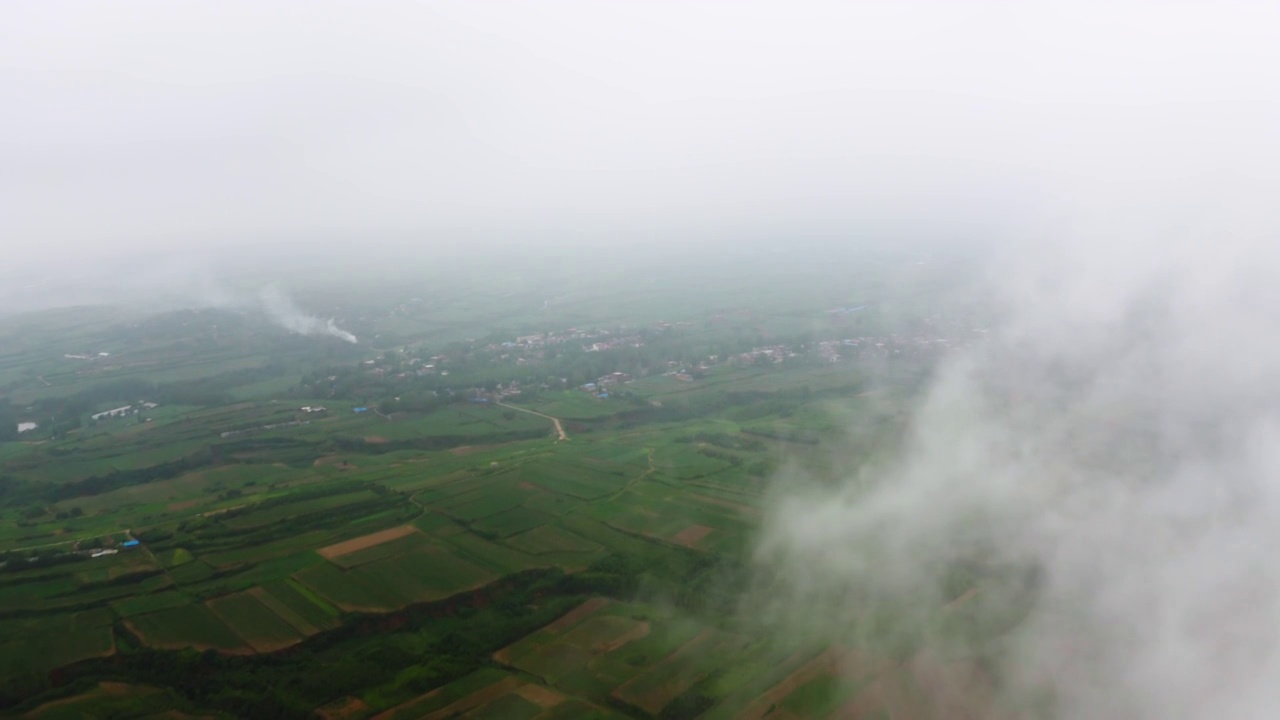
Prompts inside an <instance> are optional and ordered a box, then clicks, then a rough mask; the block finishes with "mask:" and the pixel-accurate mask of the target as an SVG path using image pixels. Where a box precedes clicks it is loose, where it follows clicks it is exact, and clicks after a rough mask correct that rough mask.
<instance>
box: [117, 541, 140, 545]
mask: <svg viewBox="0 0 1280 720" xmlns="http://www.w3.org/2000/svg"><path fill="white" fill-rule="evenodd" d="M140 544H141V543H139V542H138V541H137V540H125V541H124V542H122V543H120V547H138V545H140Z"/></svg>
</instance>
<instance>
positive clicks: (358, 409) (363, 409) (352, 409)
mask: <svg viewBox="0 0 1280 720" xmlns="http://www.w3.org/2000/svg"><path fill="white" fill-rule="evenodd" d="M351 412H357V413H364V412H369V408H367V407H358V408H351Z"/></svg>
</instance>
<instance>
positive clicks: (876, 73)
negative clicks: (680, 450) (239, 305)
mask: <svg viewBox="0 0 1280 720" xmlns="http://www.w3.org/2000/svg"><path fill="white" fill-rule="evenodd" d="M1278 20H1280V5H1276V4H1274V3H1262V2H1252V3H1230V2H1228V3H1212V4H1210V3H1178V2H1148V3H1134V2H1128V3H1126V2H1108V3H1090V2H1064V3H1055V2H1006V3H991V2H987V3H978V2H969V3H953V2H932V3H930V2H893V3H890V2H883V3H872V2H863V3H858V2H843V3H818V2H774V3H758V2H632V3H622V2H524V3H504V2H493V1H488V2H475V1H474V0H470V1H467V2H424V3H408V2H376V3H362V2H320V1H308V2H289V1H286V0H273V1H272V2H258V1H255V2H231V1H226V2H173V1H172V0H163V1H159V2H126V1H123V0H122V1H119V2H111V3H104V2H61V1H58V0H38V1H36V0H30V1H23V0H16V1H14V2H6V3H3V4H0V108H3V111H2V112H0V238H3V247H4V253H5V260H6V263H5V264H6V266H7V267H10V268H13V267H15V266H17V265H18V264H19V263H20V262H21V261H22V260H29V259H49V258H56V259H58V260H65V259H66V258H83V257H85V256H86V255H93V254H98V253H116V252H119V251H120V250H121V249H122V248H139V247H167V248H170V249H184V248H196V247H211V246H224V245H228V244H244V243H249V242H262V241H267V240H284V239H288V240H290V241H303V242H306V241H314V242H334V241H335V239H343V238H345V239H350V240H353V241H357V240H358V241H360V242H364V243H369V242H370V240H371V239H372V238H377V237H378V236H379V235H380V234H389V233H391V232H393V231H394V232H397V233H399V235H398V236H399V237H404V236H409V237H412V238H414V239H415V242H420V243H421V244H423V245H430V244H431V243H435V242H441V241H443V240H446V239H449V238H457V237H460V236H463V237H472V236H486V237H496V238H501V239H503V240H504V241H506V242H511V243H520V242H533V241H534V240H535V239H538V238H546V237H552V238H563V239H568V240H574V241H578V242H591V243H599V242H606V241H610V240H620V239H622V240H625V239H644V240H645V241H648V242H659V241H666V242H690V241H700V240H708V239H721V240H723V239H732V238H733V237H735V236H738V235H741V234H745V233H755V234H763V235H776V236H777V237H780V238H785V237H794V236H803V235H806V234H814V235H826V236H832V235H834V236H840V235H842V234H845V233H849V232H856V230H857V229H858V227H859V226H860V224H865V223H870V222H883V221H888V222H891V223H896V222H901V223H914V224H916V225H920V224H925V225H929V226H930V227H935V228H943V229H944V230H943V231H944V232H945V228H947V227H948V226H956V227H959V226H960V224H961V223H963V222H967V221H969V220H976V221H979V222H982V223H991V222H993V221H994V222H997V223H998V224H1004V223H1014V222H1024V221H1026V220H1027V219H1028V218H1030V221H1031V222H1033V223H1038V224H1040V226H1043V225H1044V224H1046V223H1048V224H1052V223H1053V222H1054V221H1053V220H1052V219H1053V218H1056V217H1059V216H1060V215H1062V214H1064V213H1070V212H1071V207H1072V206H1074V205H1080V204H1092V205H1097V204H1101V205H1103V206H1106V205H1108V204H1109V203H1117V204H1119V205H1123V206H1126V207H1128V206H1132V205H1134V204H1137V203H1143V202H1146V203H1168V202H1169V201H1170V198H1173V197H1177V198H1180V200H1179V201H1178V202H1177V203H1175V207H1173V208H1171V209H1172V210H1178V209H1185V207H1186V206H1185V202H1186V201H1187V200H1188V199H1191V198H1196V197H1199V196H1201V195H1203V194H1204V193H1206V192H1210V193H1217V192H1220V191H1225V194H1228V195H1230V194H1234V193H1238V192H1252V191H1253V188H1255V187H1256V185H1255V183H1254V181H1255V180H1259V179H1261V178H1263V177H1267V176H1270V175H1272V174H1274V168H1275V167H1277V165H1276V162H1275V161H1276V157H1275V156H1276V154H1277V152H1276V151H1277V146H1278V144H1277V142H1276V139H1277V138H1276V135H1277V132H1280V131H1278V130H1277V128H1280V103H1277V83H1276V82H1275V75H1276V73H1277V70H1276V68H1277V67H1280V44H1277V43H1276V42H1275V38H1276V29H1277V27H1280V22H1278ZM993 219H994V220H993ZM1046 219H1048V220H1046ZM69 251H71V252H69Z"/></svg>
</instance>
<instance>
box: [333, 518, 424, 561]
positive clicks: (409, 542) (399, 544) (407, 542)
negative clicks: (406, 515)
mask: <svg viewBox="0 0 1280 720" xmlns="http://www.w3.org/2000/svg"><path fill="white" fill-rule="evenodd" d="M426 543H427V538H426V537H425V536H423V535H422V533H420V532H418V530H417V528H415V527H414V526H412V525H401V526H399V527H393V528H389V529H387V530H382V531H379V532H376V533H370V534H369V535H362V536H360V537H358V538H353V539H351V540H345V541H343V542H340V543H336V544H334V545H330V546H328V547H323V548H320V549H319V550H317V551H316V552H317V553H319V554H320V556H321V557H323V558H325V559H327V560H329V561H331V562H333V563H336V564H338V565H341V566H342V567H347V568H349V567H355V566H357V565H363V564H365V563H370V562H374V561H375V560H382V559H384V558H388V557H394V556H396V555H399V554H401V553H405V552H408V551H410V550H415V549H418V548H420V547H422V546H423V545H424V544H426Z"/></svg>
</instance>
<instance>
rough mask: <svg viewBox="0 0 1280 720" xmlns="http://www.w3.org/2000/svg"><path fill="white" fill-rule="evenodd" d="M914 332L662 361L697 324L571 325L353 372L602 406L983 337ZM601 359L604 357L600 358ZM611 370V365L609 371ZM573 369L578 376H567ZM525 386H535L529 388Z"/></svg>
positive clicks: (477, 397)
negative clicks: (750, 372) (678, 334)
mask: <svg viewBox="0 0 1280 720" xmlns="http://www.w3.org/2000/svg"><path fill="white" fill-rule="evenodd" d="M864 309H865V306H853V307H844V308H834V309H832V310H829V311H827V314H828V316H830V317H833V318H837V319H840V318H847V317H848V316H851V315H855V314H857V313H860V312H862V311H864ZM837 324H838V323H837ZM913 326H914V331H913V332H902V333H893V334H888V335H875V336H873V335H857V336H852V337H839V338H835V337H832V338H822V339H807V340H805V341H803V342H791V343H782V342H780V343H777V344H770V345H760V346H756V347H750V348H749V349H745V350H741V351H737V352H730V353H723V354H710V355H705V356H702V357H701V359H693V360H691V359H690V358H689V357H688V356H687V353H685V357H683V358H670V357H667V358H664V357H663V356H662V353H663V352H667V351H664V350H663V349H662V348H664V347H671V346H672V342H671V341H668V340H667V338H668V332H669V331H685V332H686V335H683V336H682V337H690V336H689V335H688V334H687V333H688V332H689V331H690V330H692V329H693V328H694V323H692V322H689V321H680V322H674V323H672V322H665V321H662V322H657V323H654V324H652V325H650V326H648V327H645V328H619V329H616V330H604V329H582V328H576V327H571V328H566V329H563V330H558V331H550V332H541V333H530V334H525V335H517V336H515V337H513V338H512V339H510V340H502V341H499V340H489V341H477V340H474V339H473V340H467V341H465V342H462V343H457V344H455V346H453V347H451V348H449V349H447V350H445V351H443V352H438V353H437V354H432V355H427V354H426V353H425V352H423V351H422V350H421V349H417V348H413V347H405V348H402V349H401V350H399V351H389V352H387V353H384V354H382V355H379V356H378V357H376V358H372V359H367V360H364V361H363V362H362V364H361V366H360V370H359V371H358V372H359V373H360V374H362V375H363V376H365V377H367V378H369V379H370V380H372V381H374V382H379V383H381V382H390V383H392V384H393V386H398V385H399V383H400V382H405V381H412V380H414V379H420V378H430V379H432V382H430V383H429V387H431V388H432V390H431V394H432V395H435V396H437V397H441V396H447V397H449V398H455V397H456V398H465V399H467V400H469V401H470V402H475V403H488V402H502V401H503V400H506V399H509V398H514V397H518V396H520V395H522V394H526V393H527V391H528V390H530V389H532V390H534V391H538V390H548V389H570V388H576V389H577V390H580V391H581V392H584V393H587V394H590V395H592V396H594V397H596V398H599V399H602V400H603V399H609V398H611V397H612V396H614V395H616V394H618V393H619V392H621V389H622V388H623V387H624V386H625V385H627V384H629V383H631V382H632V381H633V379H634V377H638V376H653V375H659V374H660V375H663V376H666V377H670V378H672V379H674V380H677V381H681V382H694V381H696V380H697V379H699V378H700V377H701V376H702V375H703V374H705V373H706V372H707V371H709V370H712V369H713V368H715V367H717V366H723V365H728V366H767V365H780V364H785V363H788V362H805V363H811V364H812V363H818V364H831V363H840V362H853V361H870V360H879V361H890V362H892V361H893V360H894V359H895V358H928V357H934V356H937V355H940V354H942V353H946V352H949V351H951V350H954V349H957V348H961V347H964V346H966V345H969V344H971V343H973V342H975V341H977V340H980V339H982V337H983V336H984V334H985V332H986V330H985V329H983V328H980V327H973V325H972V324H971V323H968V322H964V321H962V320H949V321H943V319H942V318H941V317H935V318H925V319H923V320H921V321H917V322H915V323H913ZM692 337H694V338H696V337H697V336H696V335H694V336H692ZM694 342H697V341H696V340H694ZM654 343H657V344H656V345H654ZM650 346H651V347H650ZM642 349H645V350H647V351H642ZM671 352H678V350H671ZM596 354H599V356H600V362H594V361H589V358H590V357H591V356H593V355H596ZM606 356H607V357H608V358H610V359H606ZM637 357H643V358H644V360H643V361H640V360H637V359H636V358H637ZM583 358H587V360H584V359H583ZM641 363H643V364H641ZM610 365H612V366H613V367H609V366H610ZM503 366H506V367H508V368H511V370H509V371H508V372H509V373H510V374H508V375H507V376H506V377H505V378H503V377H502V371H501V370H500V369H499V368H501V367H503ZM512 366H514V367H512ZM521 367H524V368H528V372H527V374H524V376H523V377H520V375H521V374H522V373H518V372H513V371H514V368H521ZM570 367H572V368H576V369H578V371H577V372H573V373H571V372H567V370H568V369H569V368H570ZM584 367H590V368H600V369H604V370H607V372H604V373H603V374H598V375H597V374H592V375H588V376H587V377H586V378H583V377H582V373H581V369H583V368H584ZM451 371H452V372H454V373H455V376H456V377H457V380H456V381H454V380H453V379H452V378H451V379H450V380H445V379H444V378H446V377H449V376H450V372H451ZM478 374H481V375H483V376H484V377H485V378H486V380H485V381H483V382H477V381H476V375H478ZM572 375H576V376H577V379H576V380H575V379H573V378H572V377H570V376H572ZM339 379H340V378H339V376H338V375H330V376H329V377H328V378H327V381H328V382H329V383H331V384H334V383H337V382H338V381H339ZM531 380H536V381H534V382H533V384H532V386H531V385H530V382H531ZM522 383H523V384H522ZM335 387H336V385H335ZM331 396H332V395H331ZM396 399H397V400H399V398H396ZM303 410H304V411H305V410H306V408H304V409H303Z"/></svg>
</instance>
